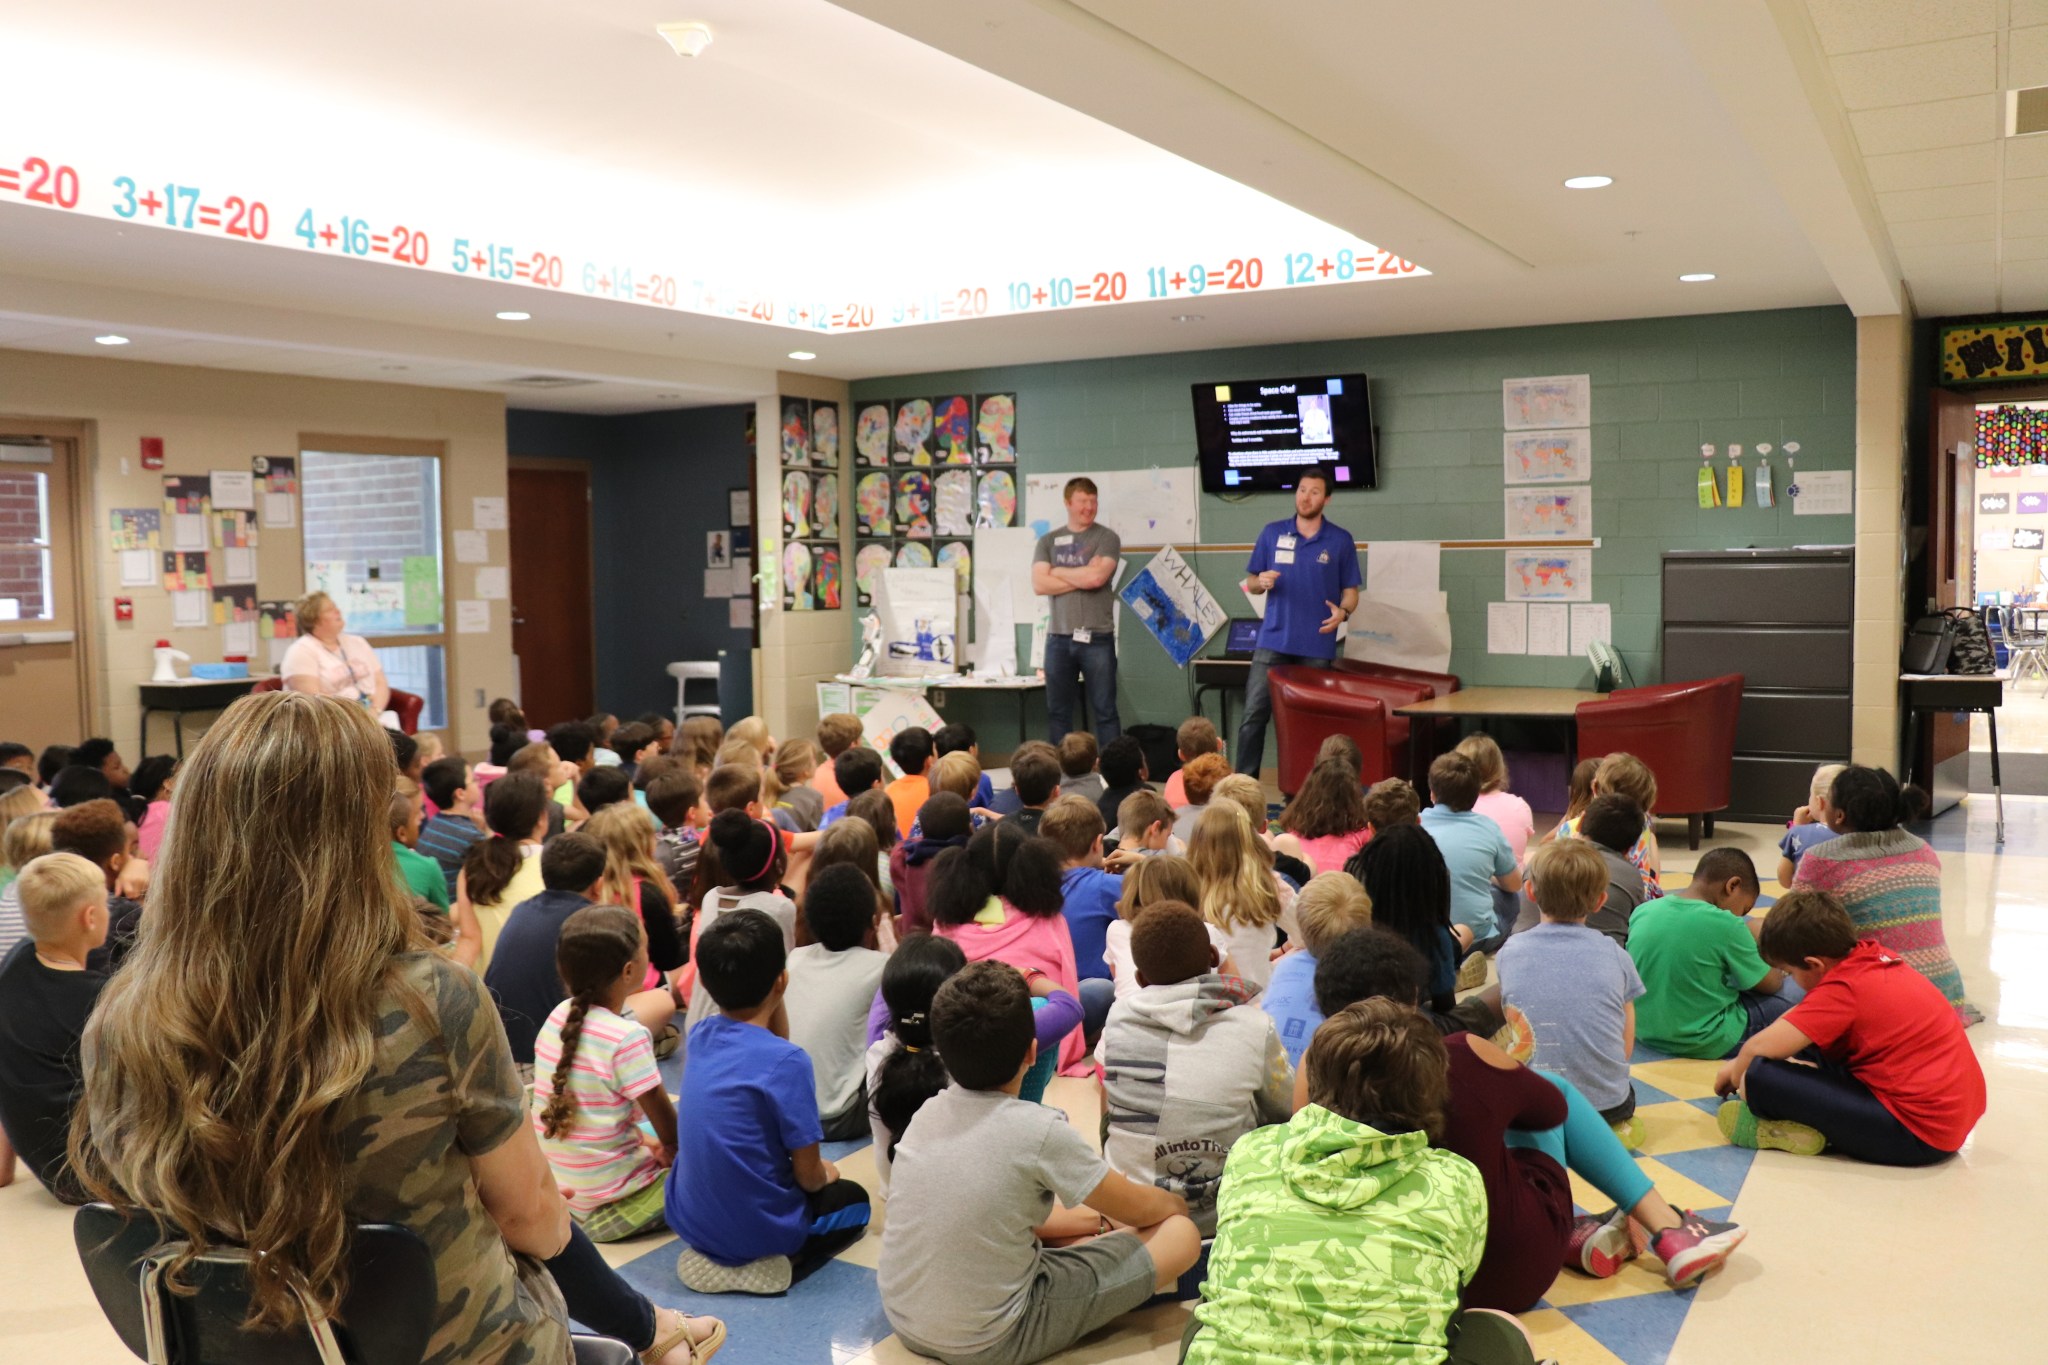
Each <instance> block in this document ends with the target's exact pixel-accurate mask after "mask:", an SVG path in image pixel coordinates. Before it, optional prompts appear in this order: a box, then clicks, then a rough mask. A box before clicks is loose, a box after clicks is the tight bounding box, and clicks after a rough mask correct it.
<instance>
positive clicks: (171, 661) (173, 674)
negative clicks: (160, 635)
mask: <svg viewBox="0 0 2048 1365" xmlns="http://www.w3.org/2000/svg"><path fill="white" fill-rule="evenodd" d="M191 662H192V656H191V655H190V654H187V653H186V652H185V651H184V650H182V649H172V648H171V642H170V641H169V640H158V641H157V642H156V672H155V673H153V674H151V675H150V679H149V680H150V681H151V682H153V683H174V682H178V681H181V679H180V678H179V677H178V665H179V664H189V663H191Z"/></svg>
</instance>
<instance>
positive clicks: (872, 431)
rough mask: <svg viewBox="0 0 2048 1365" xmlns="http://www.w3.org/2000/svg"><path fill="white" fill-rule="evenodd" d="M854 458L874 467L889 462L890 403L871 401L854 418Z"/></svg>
mask: <svg viewBox="0 0 2048 1365" xmlns="http://www.w3.org/2000/svg"><path fill="white" fill-rule="evenodd" d="M853 458H854V460H855V462H856V463H858V464H863V465H866V466H868V467H870V468H873V469H880V468H881V467H882V466H883V465H885V464H887V463H889V407H888V404H886V403H870V404H868V405H867V406H866V407H864V408H862V409H861V410H860V414H859V415H858V416H857V417H855V418H854V419H853Z"/></svg>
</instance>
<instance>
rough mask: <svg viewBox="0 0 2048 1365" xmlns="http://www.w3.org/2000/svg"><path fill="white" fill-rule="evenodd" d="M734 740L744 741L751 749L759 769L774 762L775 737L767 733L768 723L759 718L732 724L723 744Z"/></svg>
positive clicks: (753, 717)
mask: <svg viewBox="0 0 2048 1365" xmlns="http://www.w3.org/2000/svg"><path fill="white" fill-rule="evenodd" d="M736 739H737V740H745V741H746V742H747V743H748V744H749V745H751V746H752V747H753V750H754V761H755V762H756V763H758V764H759V765H760V766H761V767H764V768H765V767H767V766H768V765H769V764H770V763H772V762H774V758H775V736H773V735H771V734H769V733H768V722H767V721H765V720H762V719H761V718H760V717H759V716H748V717H746V718H745V719H743V720H738V721H735V722H733V727H732V729H730V730H727V731H726V732H725V742H726V743H727V744H730V743H732V742H733V741H734V740H736Z"/></svg>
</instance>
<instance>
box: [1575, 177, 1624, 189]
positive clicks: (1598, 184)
mask: <svg viewBox="0 0 2048 1365" xmlns="http://www.w3.org/2000/svg"><path fill="white" fill-rule="evenodd" d="M1613 183H1614V177H1613V176H1611V175H1575V176H1573V177H1571V178H1570V179H1569V180H1567V181H1565V182H1564V187H1565V188H1566V189H1568V190H1604V189H1606V188H1607V187H1608V186H1609V185H1612V184H1613Z"/></svg>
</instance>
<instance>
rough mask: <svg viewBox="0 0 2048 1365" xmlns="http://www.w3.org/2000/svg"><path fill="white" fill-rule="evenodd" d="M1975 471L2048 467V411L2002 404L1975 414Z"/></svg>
mask: <svg viewBox="0 0 2048 1365" xmlns="http://www.w3.org/2000/svg"><path fill="white" fill-rule="evenodd" d="M1976 448H1977V468H1979V469H2018V468H2020V467H2021V466H2023V465H2038V464H2048V410H2044V409H2041V408H2022V407H2015V406H2013V405H2011V404H2008V403H2001V404H2000V405H1999V406H1997V407H1995V408H1986V409H1984V410H1983V411H1981V412H1979V413H1978V414H1977V440H1976Z"/></svg>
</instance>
